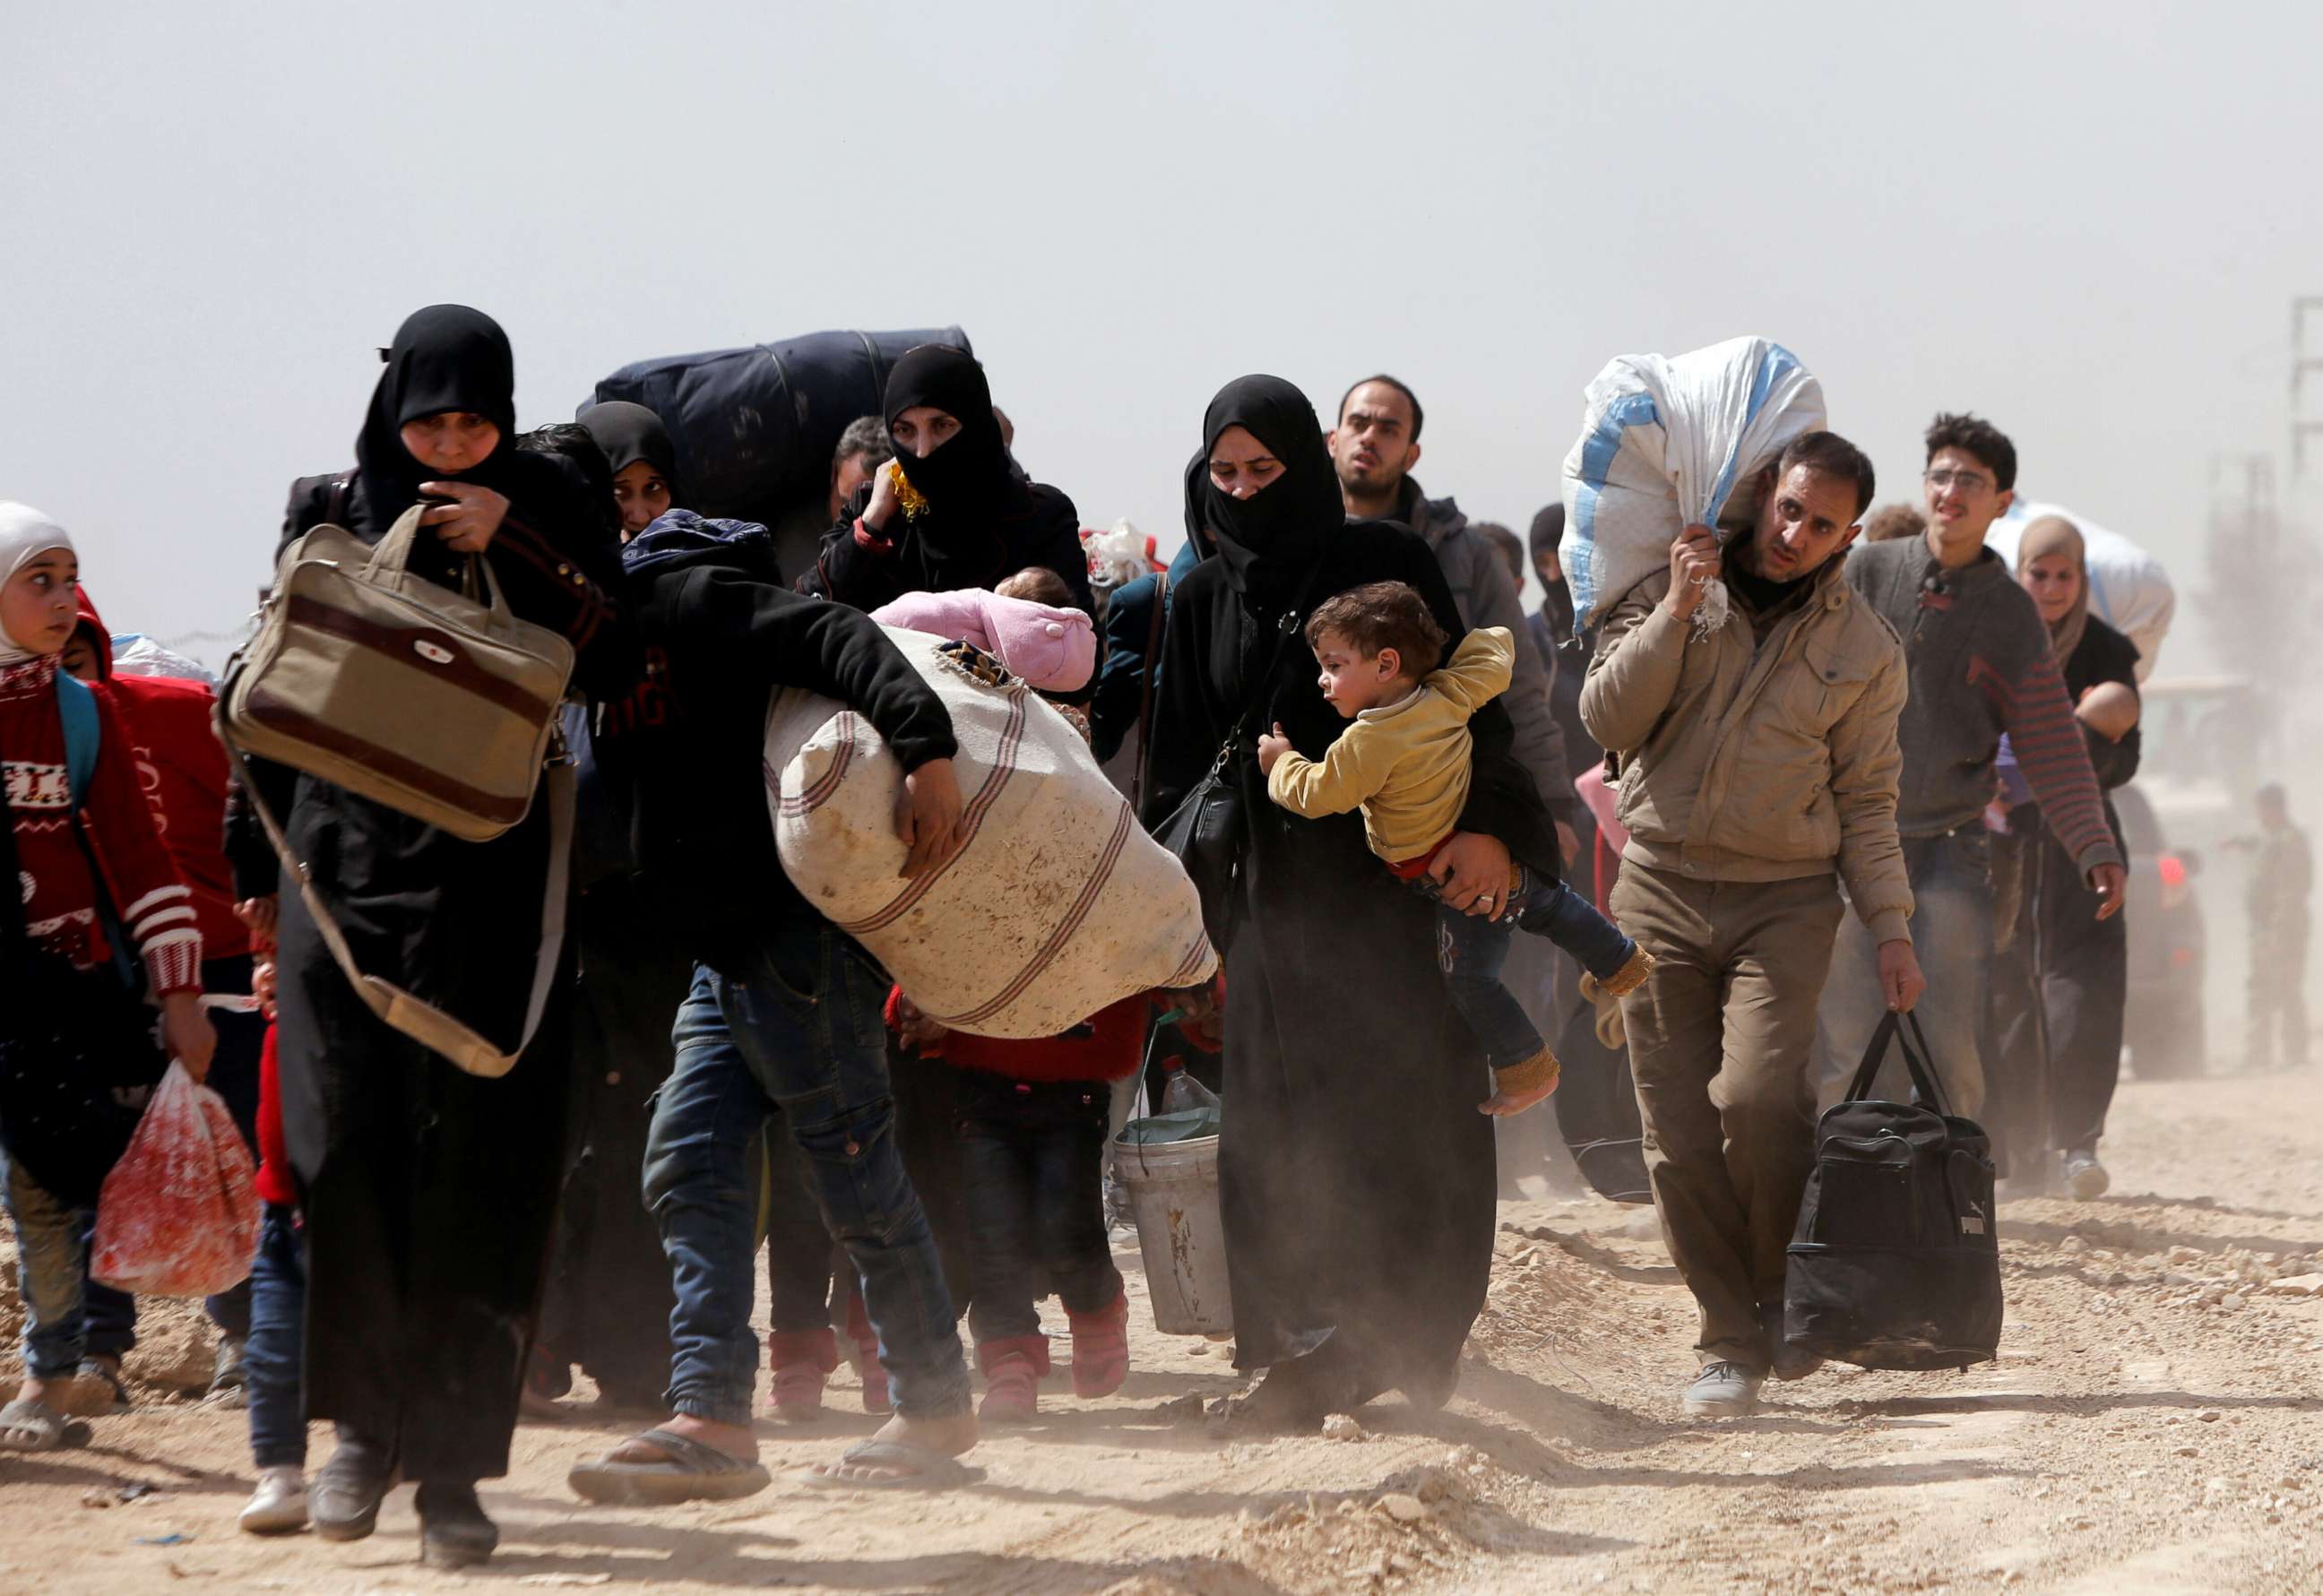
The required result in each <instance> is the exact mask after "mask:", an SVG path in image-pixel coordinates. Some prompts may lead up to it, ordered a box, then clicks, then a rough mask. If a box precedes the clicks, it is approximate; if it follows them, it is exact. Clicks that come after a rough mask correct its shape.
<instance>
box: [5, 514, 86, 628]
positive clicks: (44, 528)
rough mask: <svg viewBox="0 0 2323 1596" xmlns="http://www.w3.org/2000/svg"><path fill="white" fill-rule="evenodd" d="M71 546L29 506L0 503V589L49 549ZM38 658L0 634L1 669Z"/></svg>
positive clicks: (60, 530) (59, 530)
mask: <svg viewBox="0 0 2323 1596" xmlns="http://www.w3.org/2000/svg"><path fill="white" fill-rule="evenodd" d="M72 546H73V545H72V538H71V537H70V536H69V534H68V533H67V532H66V531H65V529H64V528H63V527H60V526H58V525H57V524H56V523H55V522H54V521H52V520H50V519H49V518H48V517H46V516H44V515H42V514H41V512H40V511H39V510H37V509H33V508H32V506H31V505H29V504H18V503H16V502H15V501H14V500H0V587H5V585H7V584H8V583H9V582H13V581H14V580H15V578H16V573H18V572H19V571H22V570H23V568H24V567H25V566H27V565H29V564H32V561H33V560H35V559H36V558H38V557H39V556H40V555H44V554H46V553H48V551H49V550H50V549H52V548H60V549H64V550H66V551H67V552H68V553H69V552H71V550H72ZM39 658H41V655H40V654H38V653H37V652H35V651H34V650H32V649H30V648H26V647H23V646H22V645H21V644H19V643H18V642H17V641H16V639H15V638H14V637H9V636H8V635H7V634H6V633H5V631H0V667H5V666H9V665H24V664H26V663H28V662H30V661H32V660H35V659H39Z"/></svg>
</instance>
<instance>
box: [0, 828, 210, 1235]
mask: <svg viewBox="0 0 2323 1596" xmlns="http://www.w3.org/2000/svg"><path fill="white" fill-rule="evenodd" d="M75 825H76V828H78V821H76V822H75ZM84 851H86V847H85V845H84ZM89 869H90V874H91V876H92V877H93V878H94V879H95V880H96V882H97V884H98V900H99V910H100V913H101V914H102V915H103V917H104V919H105V922H106V937H107V939H108V940H111V941H112V942H113V944H114V946H115V949H116V951H118V950H119V949H122V947H123V933H122V931H121V928H120V925H119V922H118V921H117V920H115V918H114V917H113V916H112V915H111V913H110V912H109V910H108V909H107V908H106V904H105V902H104V885H103V883H104V877H103V876H101V875H98V874H97V873H96V863H95V861H94V860H92V861H91V862H90V866H89ZM17 870H18V866H17V861H16V825H15V820H14V816H13V815H12V814H11V813H10V812H9V810H8V806H7V803H6V800H5V796H0V880H5V881H14V880H15V879H16V878H17ZM0 972H5V989H6V990H7V991H8V992H10V993H12V994H16V996H14V997H13V998H12V999H11V1001H10V1002H8V1003H7V1004H5V1005H0V1146H5V1147H6V1149H7V1152H8V1157H9V1158H10V1159H11V1160H14V1162H16V1163H20V1164H22V1165H23V1167H24V1169H25V1171H26V1172H27V1173H28V1174H30V1175H31V1176H32V1179H33V1180H34V1181H36V1182H38V1183H39V1185H40V1187H41V1189H42V1190H44V1191H46V1192H48V1193H49V1194H50V1196H51V1197H55V1198H56V1199H57V1200H58V1201H60V1202H61V1203H65V1204H67V1205H69V1206H72V1207H76V1208H89V1207H94V1206H96V1197H97V1191H98V1189H99V1188H101V1187H103V1186H104V1184H105V1178H106V1175H108V1174H110V1173H111V1172H112V1170H113V1166H114V1165H115V1164H116V1163H118V1162H120V1160H121V1155H122V1153H123V1152H124V1151H127V1150H128V1147H129V1139H130V1137H131V1136H132V1135H133V1134H135V1133H136V1130H137V1122H138V1120H139V1119H140V1118H141V1117H142V1115H143V1114H144V1111H145V1099H146V1098H147V1097H148V1096H151V1095H152V1088H153V1087H154V1085H155V1084H156V1083H158V1082H159V1081H160V1080H161V1074H162V1071H163V1070H164V1069H167V1068H168V1063H169V1061H168V1059H165V1058H164V1057H163V1056H162V1053H161V1048H160V1046H159V1045H158V1043H157V1042H156V1041H155V1039H154V1034H153V1026H154V1014H153V1011H152V1008H150V1007H149V1006H147V1005H146V1004H145V1003H144V1002H143V1000H142V998H141V997H140V995H138V994H137V993H136V992H134V991H133V990H132V989H131V988H130V987H129V986H127V985H126V984H125V983H124V979H123V977H122V975H121V972H120V969H119V968H118V967H117V965H116V964H112V963H108V964H105V965H101V966H99V967H98V968H96V969H93V970H77V969H75V968H73V967H72V965H71V964H70V962H69V961H68V960H66V959H61V958H60V957H58V956H57V955H55V954H53V953H50V952H48V951H46V950H44V949H41V948H40V947H38V946H37V945H35V944H34V943H33V941H32V936H31V934H30V932H29V931H28V930H27V929H26V927H25V923H24V916H23V912H22V910H21V909H19V911H18V912H17V913H14V914H9V915H6V916H5V917H0Z"/></svg>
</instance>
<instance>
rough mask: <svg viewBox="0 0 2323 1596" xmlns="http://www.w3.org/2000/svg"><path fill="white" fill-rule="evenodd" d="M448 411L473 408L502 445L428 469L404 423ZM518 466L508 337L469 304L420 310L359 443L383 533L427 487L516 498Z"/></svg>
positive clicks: (398, 341) (399, 341)
mask: <svg viewBox="0 0 2323 1596" xmlns="http://www.w3.org/2000/svg"><path fill="white" fill-rule="evenodd" d="M447 410H467V411H472V412H473V413H474V414H476V415H479V416H482V417H486V418H487V419H488V420H490V421H491V423H492V424H493V425H494V426H495V427H499V428H500V446H499V447H498V448H497V449H495V450H493V451H492V453H491V454H490V455H489V456H487V457H486V458H485V459H484V460H483V461H482V463H479V464H478V465H476V466H474V467H473V468H472V469H470V470H467V471H464V472H456V473H455V472H442V471H437V470H436V469H435V468H434V467H433V466H427V465H422V464H421V463H419V462H418V461H417V460H415V459H413V458H412V457H411V451H410V450H409V449H407V448H405V447H404V446H403V427H404V425H405V423H407V422H411V421H417V420H418V419H420V418H421V417H425V416H437V415H441V414H443V413H444V412H445V411H447ZM516 461H517V447H516V356H515V355H514V354H513V353H511V352H510V349H509V341H508V335H507V334H505V333H503V332H501V331H500V324H499V323H498V322H496V321H494V320H493V319H492V318H491V316H486V315H485V314H484V313H483V312H482V311H481V310H471V309H469V308H468V307H466V306H465V305H430V306H428V307H427V308H426V309H425V310H415V311H413V312H412V313H411V315H410V316H408V317H406V318H405V320H404V323H403V325H402V326H400V327H398V328H397V329H396V332H395V343H394V344H393V346H392V347H390V349H389V350H388V352H387V370H385V371H381V373H380V375H379V386H378V387H377V388H375V389H373V390H372V396H371V408H370V409H369V410H368V411H367V412H365V413H364V416H363V434H362V436H360V437H358V438H357V439H356V440H355V470H356V472H357V473H358V474H359V475H360V476H361V478H362V479H363V493H364V496H365V498H366V499H367V500H368V501H369V503H370V505H371V507H372V514H374V515H376V516H378V517H379V518H380V526H381V530H384V529H385V528H386V527H387V526H388V525H389V524H390V523H392V522H393V521H394V519H395V518H396V517H398V516H399V515H401V514H402V513H403V512H404V511H405V510H407V509H410V508H411V506H412V505H413V504H414V503H416V502H418V499H419V484H420V483H422V482H474V483H476V484H477V485H479V486H480V487H486V488H490V489H491V490H492V491H495V492H497V493H500V494H501V495H503V496H504V497H507V498H510V499H514V498H516V497H517V494H516V492H515V484H516V482H518V481H519V479H520V478H521V476H522V470H521V468H520V467H519V466H518V465H517V464H516Z"/></svg>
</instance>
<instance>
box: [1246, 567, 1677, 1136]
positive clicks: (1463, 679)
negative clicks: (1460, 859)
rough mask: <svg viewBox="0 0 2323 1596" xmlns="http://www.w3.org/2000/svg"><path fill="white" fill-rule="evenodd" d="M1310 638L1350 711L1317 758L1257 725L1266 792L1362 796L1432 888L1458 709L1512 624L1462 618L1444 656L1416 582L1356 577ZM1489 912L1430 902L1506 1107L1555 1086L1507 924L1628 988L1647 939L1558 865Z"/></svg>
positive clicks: (1481, 695)
mask: <svg viewBox="0 0 2323 1596" xmlns="http://www.w3.org/2000/svg"><path fill="white" fill-rule="evenodd" d="M1307 641H1308V646H1309V647H1312V648H1313V649H1314V650H1315V658H1316V663H1317V664H1318V665H1320V667H1321V668H1322V673H1323V676H1322V688H1323V696H1324V697H1325V698H1326V699H1327V700H1328V701H1329V702H1330V704H1331V707H1332V708H1334V709H1336V710H1337V711H1339V713H1340V714H1342V715H1345V716H1346V717H1347V718H1348V719H1349V720H1352V721H1354V724H1353V725H1352V726H1349V727H1348V728H1347V729H1346V730H1345V731H1344V732H1342V733H1341V734H1340V736H1339V739H1338V741H1336V742H1335V743H1333V744H1332V745H1331V750H1330V752H1329V753H1328V754H1327V755H1325V756H1324V757H1323V758H1322V759H1321V760H1319V761H1318V760H1312V759H1308V758H1307V757H1304V756H1302V755H1300V754H1299V752H1298V751H1297V750H1296V749H1294V748H1291V746H1290V741H1289V739H1287V738H1284V737H1282V736H1281V729H1280V728H1278V729H1276V731H1275V733H1274V734H1272V735H1270V736H1267V737H1263V738H1260V739H1259V744H1258V764H1259V768H1260V770H1262V772H1264V773H1265V775H1266V790H1267V794H1268V796H1270V797H1272V799H1273V800H1274V802H1275V803H1279V804H1281V806H1282V807H1283V808H1285V809H1287V810H1289V811H1290V812H1292V813H1293V814H1297V815H1303V816H1305V817H1306V818H1307V819H1308V820H1315V819H1318V818H1319V817H1321V816H1323V815H1329V814H1344V813H1345V812H1347V811H1348V810H1351V809H1360V810H1362V811H1363V834H1364V836H1365V837H1366V839H1369V841H1370V843H1371V848H1372V851H1373V853H1375V854H1377V855H1378V856H1379V857H1380V858H1382V859H1383V860H1384V861H1386V863H1387V867H1388V869H1389V871H1390V872H1391V874H1393V875H1394V876H1395V877H1396V878H1397V879H1398V880H1400V881H1403V882H1406V883H1408V884H1409V885H1411V886H1412V887H1413V888H1414V889H1415V890H1416V891H1419V892H1421V893H1423V894H1427V895H1428V896H1430V897H1436V896H1437V892H1438V888H1437V884H1436V882H1435V881H1434V880H1433V879H1432V878H1431V877H1430V876H1428V865H1429V864H1430V863H1431V862H1432V861H1433V860H1434V858H1436V854H1437V849H1439V848H1442V847H1443V845H1444V844H1445V842H1446V840H1447V839H1450V837H1451V835H1452V833H1453V831H1454V830H1455V829H1456V822H1457V821H1458V820H1459V816H1460V812H1461V810H1462V809H1463V808H1464V807H1465V806H1466V804H1467V802H1468V785H1469V781H1470V765H1471V761H1472V758H1473V755H1474V740H1473V739H1472V738H1471V737H1470V735H1469V731H1468V718H1469V717H1470V716H1471V715H1473V714H1474V713H1475V712H1476V711H1478V710H1480V709H1482V708H1483V707H1484V705H1486V704H1488V703H1490V702H1492V700H1493V699H1495V698H1497V697H1499V696H1500V695H1501V693H1505V692H1506V691H1508V686H1509V679H1510V672H1511V670H1512V668H1513V666H1514V663H1515V659H1516V650H1515V643H1514V640H1513V639H1512V638H1511V637H1510V635H1509V632H1508V630H1507V628H1502V627H1486V628H1483V629H1481V630H1477V631H1472V632H1470V633H1469V634H1468V635H1467V637H1465V638H1464V639H1463V640H1462V642H1461V644H1460V647H1459V648H1458V649H1457V650H1456V651H1455V652H1454V654H1453V656H1452V658H1451V660H1450V661H1449V662H1448V663H1446V664H1445V665H1444V666H1443V668H1442V669H1440V670H1439V669H1437V662H1438V661H1439V660H1440V659H1442V657H1443V654H1444V643H1445V636H1444V632H1443V629H1442V628H1440V627H1438V626H1437V624H1436V620H1435V618H1434V617H1433V616H1431V615H1430V614H1429V613H1428V605H1427V602H1426V601H1424V600H1422V599H1421V598H1420V596H1419V593H1418V592H1414V591H1413V590H1412V589H1411V588H1409V587H1408V586H1406V585H1405V584H1404V583H1402V582H1373V583H1371V584H1370V585H1368V586H1364V587H1359V588H1353V589H1350V590H1349V591H1347V592H1344V593H1340V594H1339V595H1337V596H1336V597H1335V598H1332V599H1328V600H1326V601H1324V602H1323V603H1322V604H1320V605H1318V606H1317V608H1316V610H1315V613H1314V614H1313V615H1312V616H1311V617H1310V618H1309V619H1308V622H1307ZM1513 868H1514V875H1513V879H1512V880H1511V881H1510V885H1509V892H1508V895H1507V901H1506V902H1505V903H1500V904H1495V905H1493V913H1490V914H1483V915H1473V916H1472V915H1469V914H1466V913H1462V912H1460V911H1458V910H1455V909H1453V908H1451V907H1450V906H1449V905H1446V904H1444V903H1441V901H1440V900H1439V902H1438V904H1437V961H1438V963H1439V964H1440V966H1441V968H1442V969H1443V971H1444V978H1445V984H1446V988H1447V990H1448V992H1449V994H1450V996H1451V999H1452V1004H1453V1006H1454V1007H1455V1008H1456V1009H1458V1010H1459V1011H1460V1015H1461V1018H1463V1019H1464V1020H1465V1021H1467V1023H1468V1028H1469V1029H1470V1030H1471V1031H1474V1032H1475V1033H1476V1039H1477V1041H1480V1042H1482V1043H1483V1047H1484V1051H1485V1053H1486V1054H1487V1055H1488V1057H1489V1058H1490V1059H1491V1061H1492V1069H1493V1070H1494V1072H1495V1074H1494V1079H1495V1080H1496V1081H1497V1082H1498V1083H1499V1086H1500V1092H1499V1094H1498V1095H1497V1096H1495V1097H1494V1098H1493V1099H1492V1102H1491V1103H1489V1104H1486V1105H1484V1106H1485V1108H1486V1110H1487V1111H1488V1112H1498V1113H1513V1112H1516V1111H1517V1110H1518V1109H1520V1108H1522V1107H1525V1106H1528V1105H1530V1104H1533V1103H1537V1102H1538V1101H1539V1100H1540V1099H1541V1098H1543V1097H1546V1096H1548V1094H1549V1093H1550V1092H1552V1091H1554V1090H1556V1077H1557V1070H1558V1065H1557V1061H1556V1054H1555V1053H1553V1052H1551V1051H1550V1050H1549V1048H1548V1045H1547V1043H1546V1042H1544V1041H1542V1040H1541V1036H1540V1032H1538V1031H1536V1030H1535V1029H1533V1024H1532V1022H1531V1021H1530V1020H1529V1019H1527V1018H1526V1017H1525V1012H1524V1009H1523V1007H1522V1006H1521V1005H1520V1004H1518V1002H1517V1000H1516V999H1515V997H1513V996H1512V995H1510V992H1509V990H1508V988H1507V987H1505V986H1501V965H1502V964H1503V963H1504V962H1505V961H1506V960H1507V959H1508V955H1509V938H1510V935H1511V934H1512V932H1513V931H1530V932H1532V933H1533V934H1534V935H1536V936H1545V937H1547V938H1548V940H1551V941H1552V942H1555V943H1556V945H1557V946H1558V947H1560V948H1562V949H1565V951H1566V952H1567V953H1569V954H1571V955H1572V956H1573V957H1574V959H1575V960H1577V961H1578V962H1579V963H1580V965H1581V967H1582V968H1584V969H1585V970H1587V971H1588V972H1589V973H1590V974H1591V975H1592V976H1593V977H1595V978H1596V979H1597V981H1598V983H1599V985H1600V986H1602V987H1603V988H1604V989H1605V991H1607V992H1609V993H1611V994H1613V995H1621V994H1622V993H1626V992H1630V991H1632V990H1634V989H1635V988H1636V987H1637V986H1638V984H1639V982H1641V981H1643V980H1644V979H1645V978H1646V975H1647V973H1648V971H1649V970H1651V969H1652V968H1653V955H1651V954H1650V953H1648V952H1647V951H1646V950H1645V949H1642V948H1640V947H1639V946H1638V945H1637V944H1636V943H1635V942H1633V941H1631V940H1630V939H1629V938H1628V937H1626V936H1624V935H1622V934H1621V929H1620V928H1619V927H1618V926H1615V925H1614V924H1613V923H1612V922H1611V921H1608V920H1607V919H1606V918H1605V917H1604V916H1603V915H1602V914H1600V913H1597V911H1596V909H1595V908H1594V907H1593V905H1592V904H1591V903H1589V902H1588V900H1587V899H1585V898H1584V897H1582V896H1581V895H1580V894H1578V893H1575V892H1574V891H1573V890H1572V889H1571V888H1570V887H1568V886H1566V885H1565V883H1564V882H1562V881H1559V880H1557V879H1556V878H1555V877H1544V876H1539V875H1537V874H1535V873H1534V872H1533V871H1532V870H1530V869H1529V868H1528V867H1525V866H1523V865H1521V864H1520V865H1517V866H1515V867H1513Z"/></svg>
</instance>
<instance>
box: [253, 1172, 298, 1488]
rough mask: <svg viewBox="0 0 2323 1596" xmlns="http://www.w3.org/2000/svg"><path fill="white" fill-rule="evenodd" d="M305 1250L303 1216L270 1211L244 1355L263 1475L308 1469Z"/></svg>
mask: <svg viewBox="0 0 2323 1596" xmlns="http://www.w3.org/2000/svg"><path fill="white" fill-rule="evenodd" d="M305 1246H306V1238H305V1237H304V1236H302V1235H301V1234H299V1231H298V1209H296V1208H294V1207H292V1206H290V1205H289V1204H288V1203H269V1204H267V1205H266V1220H265V1225H264V1227H263V1228H262V1230H261V1231H260V1232H259V1236H258V1256H257V1258H256V1259H254V1260H253V1261H252V1263H251V1266H250V1339H249V1341H248V1342H247V1343H246V1344H244V1345H243V1354H242V1357H243V1363H242V1366H243V1381H244V1389H245V1390H246V1391H247V1393H248V1396H249V1400H250V1458H251V1461H252V1462H253V1463H256V1464H257V1465H258V1466H259V1467H260V1468H262V1469H277V1468H286V1467H287V1468H304V1467H305V1466H306V1463H307V1401H306V1395H305V1392H304V1390H303V1389H302V1388H303V1386H304V1384H305V1380H306V1370H307V1360H306V1335H307V1260H306V1255H305V1252H304V1249H305Z"/></svg>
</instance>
